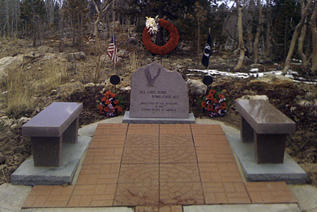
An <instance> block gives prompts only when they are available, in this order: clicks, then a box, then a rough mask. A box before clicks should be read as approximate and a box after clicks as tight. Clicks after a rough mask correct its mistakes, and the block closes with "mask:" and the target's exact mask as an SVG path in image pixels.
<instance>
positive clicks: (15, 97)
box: [6, 61, 65, 117]
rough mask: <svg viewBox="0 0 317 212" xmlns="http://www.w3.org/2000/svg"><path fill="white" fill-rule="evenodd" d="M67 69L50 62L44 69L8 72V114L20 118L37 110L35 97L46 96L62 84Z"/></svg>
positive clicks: (20, 69)
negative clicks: (28, 112)
mask: <svg viewBox="0 0 317 212" xmlns="http://www.w3.org/2000/svg"><path fill="white" fill-rule="evenodd" d="M64 74H65V68H61V67H60V65H56V64H55V63H53V61H48V62H47V63H45V64H44V65H43V66H42V67H40V68H39V67H38V68H36V67H34V68H33V69H30V70H24V69H22V68H19V69H16V70H9V71H8V78H7V83H6V86H7V91H8V95H7V113H8V114H9V115H11V116H13V117H19V116H20V115H22V114H23V113H25V112H27V111H32V110H33V109H34V108H35V106H36V105H35V104H36V101H35V98H34V97H35V96H45V95H48V94H49V92H50V91H51V90H53V89H56V88H57V87H58V86H59V85H60V84H61V82H62V78H63V75H64Z"/></svg>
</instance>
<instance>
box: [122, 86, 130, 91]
mask: <svg viewBox="0 0 317 212" xmlns="http://www.w3.org/2000/svg"><path fill="white" fill-rule="evenodd" d="M120 90H121V91H131V87H130V86H127V87H123V88H120Z"/></svg>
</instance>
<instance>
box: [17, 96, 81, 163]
mask: <svg viewBox="0 0 317 212" xmlns="http://www.w3.org/2000/svg"><path fill="white" fill-rule="evenodd" d="M82 108H83V105H82V103H75V102H53V103H52V104H51V105H49V106H48V107H47V108H45V109H44V110H43V111H41V112H40V113H39V114H37V115H36V116H34V117H33V118H32V119H31V120H30V121H28V122H27V123H26V124H24V125H23V126H22V135H23V136H29V137H31V142H32V154H33V159H34V166H60V165H61V161H62V159H61V151H62V143H63V142H70V143H77V141H78V140H77V137H78V133H77V132H78V126H79V122H78V120H79V114H80V112H81V111H82Z"/></svg>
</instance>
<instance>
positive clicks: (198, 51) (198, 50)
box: [197, 17, 200, 57]
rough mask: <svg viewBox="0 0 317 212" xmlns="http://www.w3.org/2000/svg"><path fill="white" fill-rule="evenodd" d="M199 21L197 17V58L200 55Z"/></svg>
mask: <svg viewBox="0 0 317 212" xmlns="http://www.w3.org/2000/svg"><path fill="white" fill-rule="evenodd" d="M199 38H200V20H199V17H198V20H197V56H198V57H199V55H200V39H199Z"/></svg>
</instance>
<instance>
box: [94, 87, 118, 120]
mask: <svg viewBox="0 0 317 212" xmlns="http://www.w3.org/2000/svg"><path fill="white" fill-rule="evenodd" d="M98 111H99V114H101V115H105V116H106V117H114V116H118V115H120V114H121V113H122V111H123V106H122V101H120V97H119V96H117V94H115V93H113V92H111V91H110V90H108V91H106V92H105V93H104V95H103V97H102V98H101V100H100V103H99V105H98Z"/></svg>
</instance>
